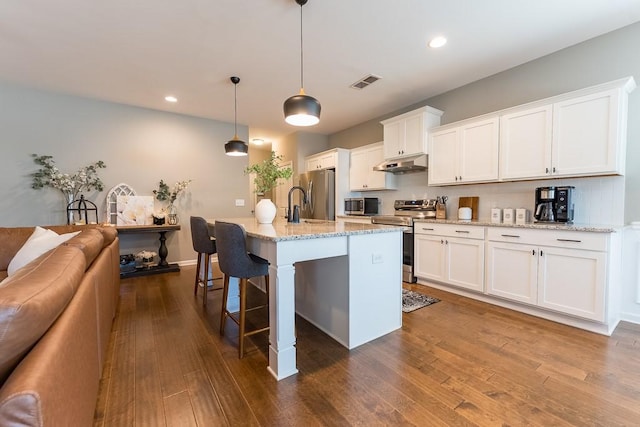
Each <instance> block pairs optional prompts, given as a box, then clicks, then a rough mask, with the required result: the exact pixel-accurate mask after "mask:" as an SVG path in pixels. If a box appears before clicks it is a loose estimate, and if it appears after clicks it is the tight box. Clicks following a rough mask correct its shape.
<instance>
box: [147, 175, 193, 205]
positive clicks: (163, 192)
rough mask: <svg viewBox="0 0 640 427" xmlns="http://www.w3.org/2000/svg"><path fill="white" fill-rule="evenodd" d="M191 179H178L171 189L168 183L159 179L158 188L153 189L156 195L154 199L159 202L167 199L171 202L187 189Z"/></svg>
mask: <svg viewBox="0 0 640 427" xmlns="http://www.w3.org/2000/svg"><path fill="white" fill-rule="evenodd" d="M191 181H192V180H191V179H190V180H188V181H178V182H176V183H175V185H174V186H173V188H172V189H169V185H168V184H167V183H166V182H164V180H162V179H161V180H160V182H159V183H158V189H157V190H153V194H154V195H155V196H156V199H158V200H160V201H161V202H164V201H165V200H168V201H169V204H173V202H175V201H176V199H177V198H178V196H179V195H180V193H182V192H183V191H185V190H186V189H187V187H188V186H189V184H190V183H191Z"/></svg>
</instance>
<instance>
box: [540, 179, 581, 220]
mask: <svg viewBox="0 0 640 427" xmlns="http://www.w3.org/2000/svg"><path fill="white" fill-rule="evenodd" d="M574 188H575V187H538V188H536V207H535V210H534V214H533V217H534V218H535V220H536V222H573V190H574Z"/></svg>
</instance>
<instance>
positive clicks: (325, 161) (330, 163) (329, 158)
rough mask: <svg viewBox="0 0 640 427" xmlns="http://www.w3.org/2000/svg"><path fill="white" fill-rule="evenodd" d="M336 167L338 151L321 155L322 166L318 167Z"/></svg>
mask: <svg viewBox="0 0 640 427" xmlns="http://www.w3.org/2000/svg"><path fill="white" fill-rule="evenodd" d="M335 167H336V153H327V154H323V155H322V156H321V157H320V167H319V168H318V169H331V168H335Z"/></svg>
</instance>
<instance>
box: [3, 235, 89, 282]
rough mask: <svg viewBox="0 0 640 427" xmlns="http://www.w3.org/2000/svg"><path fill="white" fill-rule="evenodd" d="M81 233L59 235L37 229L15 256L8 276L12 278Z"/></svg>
mask: <svg viewBox="0 0 640 427" xmlns="http://www.w3.org/2000/svg"><path fill="white" fill-rule="evenodd" d="M78 233H80V232H79V231H76V232H73V233H67V234H58V233H56V232H55V231H52V230H47V229H46V228H42V227H36V229H35V231H34V232H33V234H31V236H29V238H28V239H27V241H26V242H25V243H24V245H23V246H22V247H21V248H20V250H19V251H18V252H17V253H16V254H15V256H14V257H13V259H12V260H11V262H10V263H9V266H8V267H7V276H8V277H11V275H13V274H14V273H15V272H16V271H17V270H19V269H20V268H22V267H24V266H25V265H27V264H29V263H30V262H31V261H33V260H34V259H36V258H38V257H39V256H40V255H42V254H43V253H45V252H47V251H49V250H51V249H53V248H55V247H57V246H59V245H61V244H62V243H64V242H66V241H67V240H69V239H70V238H72V237H73V236H75V235H77V234H78Z"/></svg>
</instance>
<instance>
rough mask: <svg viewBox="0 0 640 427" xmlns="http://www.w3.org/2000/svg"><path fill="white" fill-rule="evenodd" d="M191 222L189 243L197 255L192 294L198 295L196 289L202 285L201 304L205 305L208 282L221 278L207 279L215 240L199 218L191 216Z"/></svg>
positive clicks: (205, 224)
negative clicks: (202, 271)
mask: <svg viewBox="0 0 640 427" xmlns="http://www.w3.org/2000/svg"><path fill="white" fill-rule="evenodd" d="M190 220H191V242H192V244H193V250H194V251H196V252H197V253H198V262H197V264H196V279H195V283H194V286H193V294H194V295H198V287H199V286H200V285H202V288H203V289H204V290H203V291H202V292H203V295H202V304H203V305H207V288H208V285H209V282H212V281H213V280H215V279H221V278H222V277H213V278H211V279H209V268H210V267H211V255H213V254H215V253H216V252H217V251H216V240H215V238H214V237H213V236H212V235H211V234H210V233H209V226H208V225H207V221H206V220H205V219H204V218H202V217H199V216H192V217H191V218H190ZM203 258H204V274H203V275H201V274H200V272H201V270H202V259H203Z"/></svg>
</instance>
